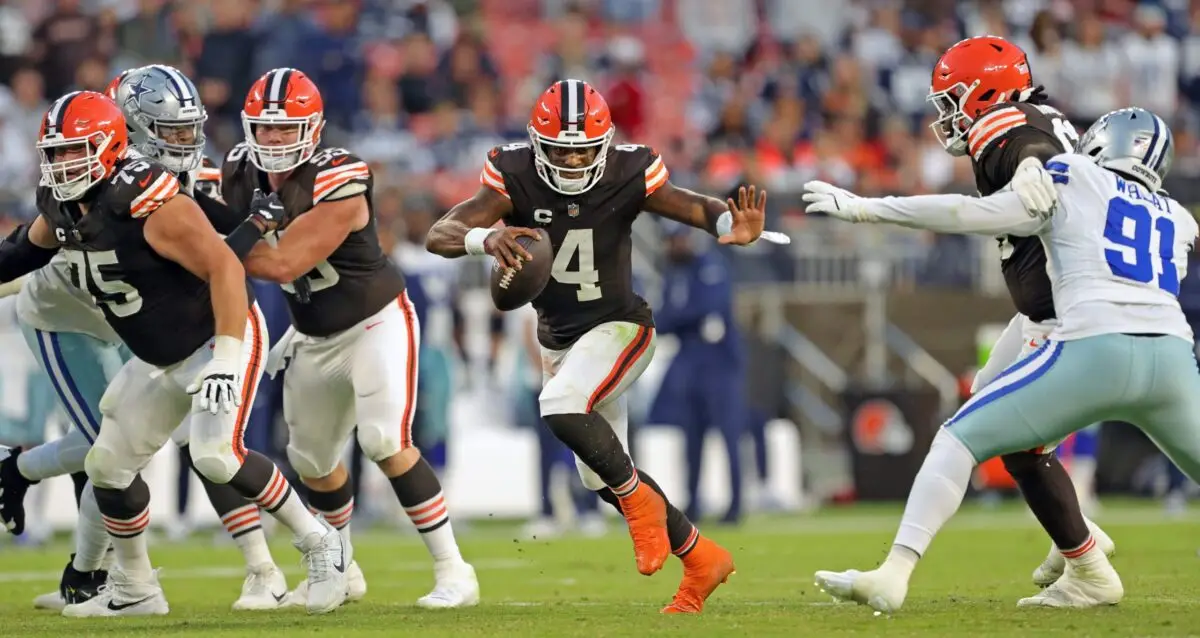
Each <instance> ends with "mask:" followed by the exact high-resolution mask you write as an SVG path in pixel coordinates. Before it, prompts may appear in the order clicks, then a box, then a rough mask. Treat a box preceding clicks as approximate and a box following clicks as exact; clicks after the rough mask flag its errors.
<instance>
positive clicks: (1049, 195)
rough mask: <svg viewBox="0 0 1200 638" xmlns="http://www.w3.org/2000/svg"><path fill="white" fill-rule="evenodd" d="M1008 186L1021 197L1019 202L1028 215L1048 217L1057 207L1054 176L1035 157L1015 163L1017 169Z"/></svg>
mask: <svg viewBox="0 0 1200 638" xmlns="http://www.w3.org/2000/svg"><path fill="white" fill-rule="evenodd" d="M1008 188H1010V189H1012V191H1013V192H1014V193H1016V194H1017V196H1018V197H1020V198H1021V204H1022V205H1024V206H1025V210H1026V211H1028V212H1029V216H1030V217H1040V218H1041V219H1049V218H1050V216H1051V215H1053V214H1054V212H1055V211H1056V210H1057V209H1058V191H1057V190H1055V188H1054V178H1053V177H1052V176H1051V175H1050V173H1048V172H1046V168H1045V167H1044V166H1043V165H1042V161H1041V160H1039V159H1038V158H1036V157H1026V158H1025V159H1023V160H1021V163H1020V164H1017V171H1016V172H1015V173H1013V178H1012V181H1011V182H1009V183H1008Z"/></svg>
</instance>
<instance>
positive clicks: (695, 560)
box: [661, 536, 737, 614]
mask: <svg viewBox="0 0 1200 638" xmlns="http://www.w3.org/2000/svg"><path fill="white" fill-rule="evenodd" d="M735 571H737V568H736V567H734V564H733V556H732V555H731V554H730V553H729V552H728V551H726V549H725V548H724V547H721V546H720V545H718V544H716V543H714V542H712V541H710V540H708V539H707V538H705V537H703V536H701V537H700V538H699V539H697V540H696V547H695V548H693V549H692V551H690V552H688V555H687V556H684V557H683V582H681V583H679V591H677V592H675V598H673V599H671V604H670V605H667V606H666V607H663V608H662V611H661V613H664V614H698V613H700V612H702V611H704V601H706V600H708V597H709V596H711V595H712V593H713V591H714V590H716V588H717V586H718V585H721V584H723V583H725V582H726V581H728V580H729V575H730V574H732V573H734V572H735Z"/></svg>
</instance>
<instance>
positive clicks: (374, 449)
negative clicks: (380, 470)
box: [288, 423, 403, 471]
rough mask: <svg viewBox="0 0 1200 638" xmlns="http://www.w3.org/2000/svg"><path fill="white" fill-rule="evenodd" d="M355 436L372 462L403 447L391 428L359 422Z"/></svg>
mask: <svg viewBox="0 0 1200 638" xmlns="http://www.w3.org/2000/svg"><path fill="white" fill-rule="evenodd" d="M397 434H398V433H397ZM357 437H358V445H359V446H360V447H362V451H363V454H364V455H365V456H366V457H367V458H368V459H370V460H371V461H372V462H373V463H378V462H379V461H382V460H384V459H386V458H390V457H392V456H395V455H396V454H397V453H399V452H400V450H401V449H403V448H402V446H401V445H400V437H399V436H395V435H394V434H393V432H392V430H391V428H382V427H379V426H378V425H363V424H362V423H359V424H358V432H357ZM288 449H289V451H290V450H291V447H290V446H289V448H288ZM289 458H290V453H289ZM331 471H332V470H331Z"/></svg>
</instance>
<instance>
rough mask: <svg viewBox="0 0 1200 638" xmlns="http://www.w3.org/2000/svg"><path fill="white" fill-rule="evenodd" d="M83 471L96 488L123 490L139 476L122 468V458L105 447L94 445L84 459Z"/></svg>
mask: <svg viewBox="0 0 1200 638" xmlns="http://www.w3.org/2000/svg"><path fill="white" fill-rule="evenodd" d="M83 470H84V471H85V472H87V475H88V479H89V480H90V481H91V482H92V485H94V486H95V487H100V488H105V489H110V490H123V489H125V488H127V487H129V485H130V484H131V483H133V478H134V477H135V476H137V471H136V470H134V469H132V468H126V467H122V463H121V458H120V456H119V455H117V454H115V453H114V452H113V451H112V450H109V449H107V448H105V447H104V446H103V445H93V446H92V449H90V450H88V453H87V457H85V458H84V459H83Z"/></svg>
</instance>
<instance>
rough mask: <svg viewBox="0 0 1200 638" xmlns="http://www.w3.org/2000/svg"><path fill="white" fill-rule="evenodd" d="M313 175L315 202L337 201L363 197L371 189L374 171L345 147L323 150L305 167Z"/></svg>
mask: <svg viewBox="0 0 1200 638" xmlns="http://www.w3.org/2000/svg"><path fill="white" fill-rule="evenodd" d="M304 168H305V169H307V170H308V171H310V172H311V173H312V180H313V185H312V201H313V205H314V206H316V205H317V204H319V203H320V202H322V201H326V200H328V201H337V200H339V199H345V198H346V197H352V196H354V195H361V194H363V193H364V192H365V191H366V190H367V189H369V188H370V187H371V180H372V176H371V168H370V167H369V166H367V163H366V162H365V161H363V160H362V159H361V158H360V157H358V156H357V155H355V154H353V153H351V152H350V151H347V150H346V149H344V148H323V149H321V150H319V151H317V153H316V154H315V155H313V156H312V159H310V160H308V163H307V164H305V166H304Z"/></svg>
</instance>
